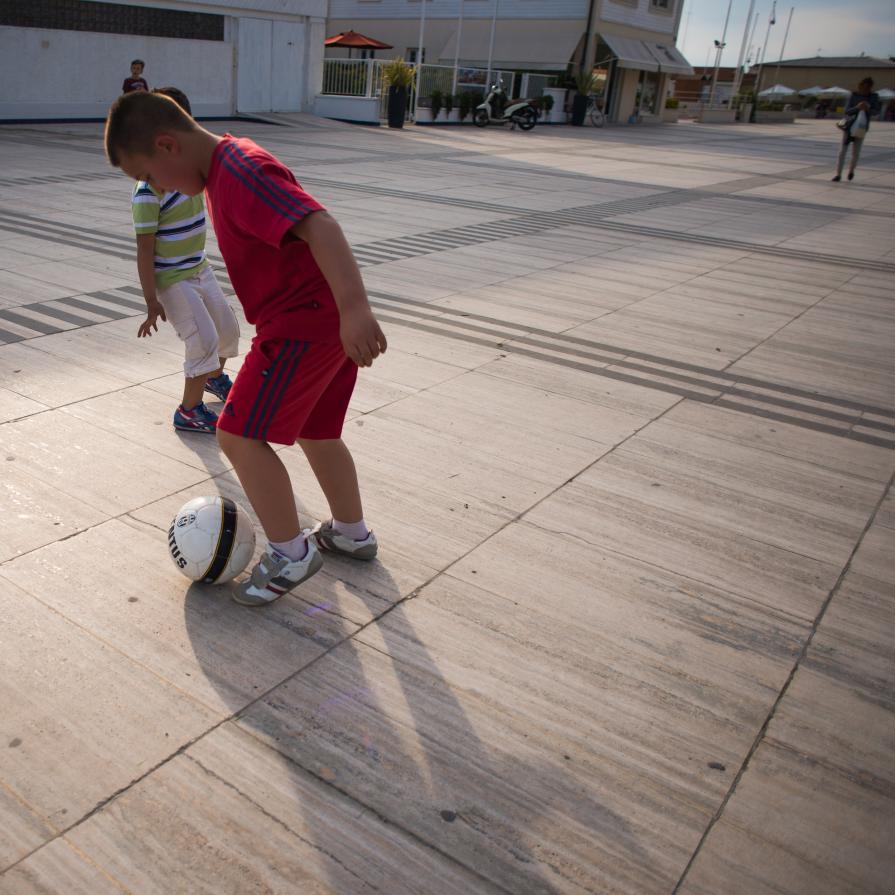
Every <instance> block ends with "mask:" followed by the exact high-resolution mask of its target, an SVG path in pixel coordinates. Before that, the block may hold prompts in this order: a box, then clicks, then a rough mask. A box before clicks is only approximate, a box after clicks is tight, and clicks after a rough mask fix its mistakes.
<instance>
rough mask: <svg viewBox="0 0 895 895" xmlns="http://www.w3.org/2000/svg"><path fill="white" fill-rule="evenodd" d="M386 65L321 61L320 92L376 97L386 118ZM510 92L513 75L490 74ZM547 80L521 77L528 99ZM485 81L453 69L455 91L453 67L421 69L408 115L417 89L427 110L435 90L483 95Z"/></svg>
mask: <svg viewBox="0 0 895 895" xmlns="http://www.w3.org/2000/svg"><path fill="white" fill-rule="evenodd" d="M386 64H387V63H386V62H385V61H383V60H381V59H324V60H323V90H322V92H323V93H325V94H335V95H338V96H366V97H380V99H381V102H380V107H379V108H380V117H382V118H385V117H386V109H387V106H388V90H387V89H386V86H385V84H384V82H383V78H382V71H383V67H384V66H385V65H386ZM501 79H502V80H503V81H504V82H505V83H506V86H507V89H508V90H511V89H512V86H511V85H512V84H513V73H512V72H502V71H492V72H491V77H490V80H491V83H492V84H493V83H496V82H497V81H498V80H501ZM548 80H549V77H548V76H544V75H539V74H528V75H524V76H523V85H524V86H525V87H526V89H531V90H532V91H533V92H532V97H534V96H540V95H541V93H542V92H543V88H544V86H545V84H546V82H547V81H548ZM487 81H488V71H487V69H484V68H459V69H457V81H456V90H455V89H454V67H453V66H452V65H421V66H420V67H419V72H418V77H417V79H416V81H415V82H414V86H413V88H412V89H411V90H410V91H408V92H409V94H410V97H409V102H408V113H410V112H411V111H412V110H413V109H415V108H416V106H417V99H416V95H415V90H416V87H417V85H418V86H419V88H420V97H419V105H421V106H427V105H428V104H429V98H430V97H431V96H432V93H433V92H434V91H436V90H440V91H441V92H442V93H460V92H461V91H477V92H479V93H484V91H485V88H486V86H487V84H486V82H487Z"/></svg>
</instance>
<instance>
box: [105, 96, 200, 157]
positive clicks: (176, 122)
mask: <svg viewBox="0 0 895 895" xmlns="http://www.w3.org/2000/svg"><path fill="white" fill-rule="evenodd" d="M195 127H196V123H195V122H194V121H193V119H192V118H190V116H189V115H187V113H186V112H185V111H184V110H183V109H181V108H180V106H178V105H177V103H176V102H175V101H174V100H173V99H170V98H169V97H167V96H164V95H162V94H160V93H146V92H144V91H137V92H135V93H125V94H123V95H122V96H119V97H118V99H116V100H115V102H114V103H112V108H111V109H109V116H108V118H106V135H105V144H106V155H107V156H108V157H109V161H110V162H111V163H112V164H113V165H114V166H115V167H116V168H117V167H119V166H120V165H121V153H127V154H128V155H131V154H136V153H139V154H141V155H152V151H153V150H152V147H153V143H154V141H155V138H156V137H157V136H158V135H159V134H161V133H165V132H169V133H170V132H172V131H179V132H181V133H188V132H189V131H192V130H194V129H195Z"/></svg>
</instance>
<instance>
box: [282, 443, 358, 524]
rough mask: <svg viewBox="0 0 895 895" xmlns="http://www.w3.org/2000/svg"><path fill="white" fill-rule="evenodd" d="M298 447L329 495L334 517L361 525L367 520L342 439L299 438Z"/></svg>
mask: <svg viewBox="0 0 895 895" xmlns="http://www.w3.org/2000/svg"><path fill="white" fill-rule="evenodd" d="M298 444H299V446H300V447H301V449H302V450H303V451H304V452H305V456H306V457H307V458H308V463H310V465H311V469H312V470H313V472H314V475H315V476H316V477H317V481H318V482H319V483H320V487H321V489H322V490H323V493H324V495H326V500H327V502H328V503H329V509H330V512H331V513H332V517H333V518H334V519H339V520H340V521H341V522H360V521H361V519H363V518H364V511H363V507H362V505H361V499H360V488H359V487H358V484H357V470H356V469H355V468H354V459H353V458H352V456H351V452H350V451H349V450H348V447H347V445H346V444H345V442H344V441H342V439H341V438H337V439H326V440H312V439H307V438H300V439H299V441H298Z"/></svg>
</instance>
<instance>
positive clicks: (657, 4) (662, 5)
mask: <svg viewBox="0 0 895 895" xmlns="http://www.w3.org/2000/svg"><path fill="white" fill-rule="evenodd" d="M649 5H650V9H655V10H656V11H657V12H673V11H674V0H650V4H649Z"/></svg>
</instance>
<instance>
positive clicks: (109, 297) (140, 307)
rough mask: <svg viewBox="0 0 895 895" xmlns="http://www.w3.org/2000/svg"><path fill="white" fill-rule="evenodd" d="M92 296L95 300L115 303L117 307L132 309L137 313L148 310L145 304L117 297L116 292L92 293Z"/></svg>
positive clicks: (120, 296) (121, 296)
mask: <svg viewBox="0 0 895 895" xmlns="http://www.w3.org/2000/svg"><path fill="white" fill-rule="evenodd" d="M141 294H142V293H141ZM90 295H91V296H93V297H94V298H101V299H103V300H104V301H111V302H114V303H115V304H116V305H122V306H123V307H126V308H132V309H133V310H135V311H145V310H146V303H145V302H137V301H134V300H133V299H130V298H125V297H124V296H123V295H115V293H114V292H91V293H90Z"/></svg>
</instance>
